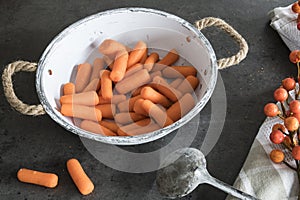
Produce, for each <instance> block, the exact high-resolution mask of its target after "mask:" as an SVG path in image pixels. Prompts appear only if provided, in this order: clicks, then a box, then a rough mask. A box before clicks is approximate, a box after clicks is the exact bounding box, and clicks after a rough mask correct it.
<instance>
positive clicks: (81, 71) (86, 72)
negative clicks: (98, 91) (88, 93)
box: [75, 63, 92, 93]
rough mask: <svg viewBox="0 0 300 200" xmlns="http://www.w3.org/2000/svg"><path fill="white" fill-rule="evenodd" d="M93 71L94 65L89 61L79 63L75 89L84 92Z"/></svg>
mask: <svg viewBox="0 0 300 200" xmlns="http://www.w3.org/2000/svg"><path fill="white" fill-rule="evenodd" d="M91 73H92V66H91V65H90V64H89V63H83V64H80V65H78V67H77V74H76V79H75V91H76V93H77V92H82V90H83V89H84V88H85V87H86V86H87V84H88V83H89V80H90V76H91Z"/></svg>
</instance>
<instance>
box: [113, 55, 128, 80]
mask: <svg viewBox="0 0 300 200" xmlns="http://www.w3.org/2000/svg"><path fill="white" fill-rule="evenodd" d="M127 62H128V52H127V51H119V52H118V53H117V55H116V58H115V62H114V66H113V69H112V71H111V73H110V76H109V77H110V79H111V80H112V81H114V82H118V81H120V80H122V79H123V78H124V75H125V72H126V68H127Z"/></svg>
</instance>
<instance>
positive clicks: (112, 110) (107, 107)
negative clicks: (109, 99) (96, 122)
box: [96, 103, 116, 119]
mask: <svg viewBox="0 0 300 200" xmlns="http://www.w3.org/2000/svg"><path fill="white" fill-rule="evenodd" d="M96 109H99V110H100V111H101V113H102V118H107V119H113V118H114V115H115V114H116V105H115V104H110V103H109V104H99V105H96Z"/></svg>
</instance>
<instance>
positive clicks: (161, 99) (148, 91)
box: [141, 86, 171, 107]
mask: <svg viewBox="0 0 300 200" xmlns="http://www.w3.org/2000/svg"><path fill="white" fill-rule="evenodd" d="M141 97H142V98H143V99H148V100H150V101H152V102H153V103H155V104H160V105H162V106H164V107H169V106H170V105H171V102H170V100H168V99H167V98H166V97H165V96H164V95H162V94H161V93H159V92H157V91H155V90H154V89H153V88H151V87H148V86H146V87H144V88H143V89H142V90H141Z"/></svg>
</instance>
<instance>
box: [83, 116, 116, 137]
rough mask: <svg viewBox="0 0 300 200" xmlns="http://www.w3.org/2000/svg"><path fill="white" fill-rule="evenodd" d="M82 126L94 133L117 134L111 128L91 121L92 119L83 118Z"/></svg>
mask: <svg viewBox="0 0 300 200" xmlns="http://www.w3.org/2000/svg"><path fill="white" fill-rule="evenodd" d="M80 128H81V129H83V130H86V131H89V132H92V133H97V134H101V135H104V136H115V135H116V133H114V132H113V131H112V130H110V129H109V128H106V127H105V126H102V125H100V124H99V123H97V122H94V121H90V120H83V121H82V122H81V124H80Z"/></svg>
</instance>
